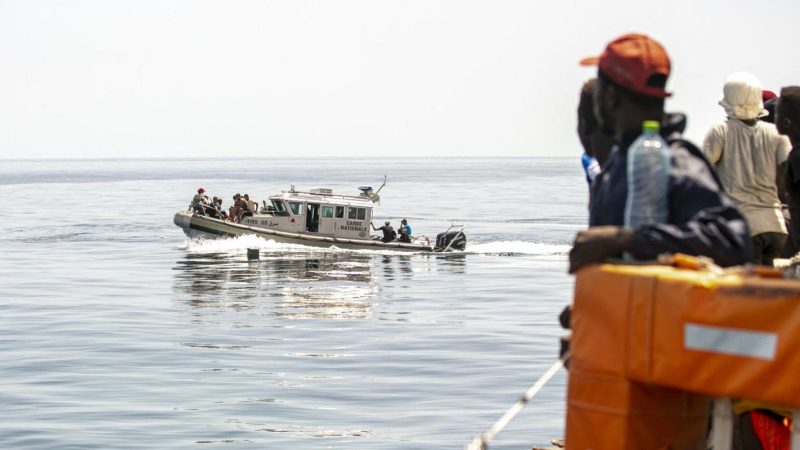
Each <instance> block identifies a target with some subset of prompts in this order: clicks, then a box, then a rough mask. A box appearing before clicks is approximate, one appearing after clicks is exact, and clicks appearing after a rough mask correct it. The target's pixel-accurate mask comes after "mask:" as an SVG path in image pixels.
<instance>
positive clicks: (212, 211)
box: [206, 196, 228, 220]
mask: <svg viewBox="0 0 800 450" xmlns="http://www.w3.org/2000/svg"><path fill="white" fill-rule="evenodd" d="M206 213H208V216H209V217H213V218H214V219H222V220H225V219H226V218H227V217H228V215H227V214H225V211H223V210H222V199H221V198H219V197H216V196H215V197H214V198H212V199H211V204H210V205H208V206H207V207H206Z"/></svg>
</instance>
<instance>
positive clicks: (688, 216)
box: [589, 130, 752, 266]
mask: <svg viewBox="0 0 800 450" xmlns="http://www.w3.org/2000/svg"><path fill="white" fill-rule="evenodd" d="M665 131H666V130H665ZM636 137H637V136H629V137H628V139H625V140H623V143H622V145H620V146H617V147H615V148H614V150H612V152H611V155H610V156H609V159H608V161H607V163H606V165H605V166H604V167H603V171H602V172H601V173H600V175H599V176H598V177H597V179H596V181H595V183H594V185H593V188H592V196H591V211H590V218H589V225H590V226H600V225H617V226H622V225H623V224H624V216H625V199H626V197H627V195H628V179H627V149H628V147H629V146H630V144H631V143H632V142H633V140H634V139H635V138H636ZM665 139H666V140H667V142H669V144H670V152H671V167H670V173H669V218H668V223H665V224H656V225H645V226H642V227H639V228H637V229H635V230H634V248H633V250H632V251H631V253H632V254H633V256H634V257H636V258H637V259H642V260H648V259H655V258H656V257H658V255H659V254H661V253H677V252H680V253H686V254H689V255H703V256H708V257H710V258H712V259H713V260H714V261H715V262H716V263H717V264H719V265H721V266H733V265H738V264H743V263H746V262H748V261H749V260H750V257H751V256H752V247H751V246H752V243H751V240H750V232H749V230H748V228H747V222H746V221H745V219H744V217H743V216H742V215H741V213H740V212H739V211H738V210H737V209H736V208H735V207H734V206H733V203H732V201H731V200H730V198H728V196H727V195H725V193H724V192H723V190H722V187H721V184H720V183H719V179H718V178H717V176H716V174H715V173H714V171H713V170H712V169H711V166H710V165H709V164H708V161H706V159H705V157H703V155H702V153H700V151H699V149H697V147H695V146H694V145H692V144H689V143H688V142H686V141H683V140H680V139H675V136H674V135H673V136H665Z"/></svg>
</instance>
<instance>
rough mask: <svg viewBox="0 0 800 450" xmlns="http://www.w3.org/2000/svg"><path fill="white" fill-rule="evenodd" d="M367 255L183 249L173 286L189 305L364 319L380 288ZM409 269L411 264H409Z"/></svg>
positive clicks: (367, 315)
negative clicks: (248, 255) (250, 254)
mask: <svg viewBox="0 0 800 450" xmlns="http://www.w3.org/2000/svg"><path fill="white" fill-rule="evenodd" d="M371 258H372V256H371V255H359V254H349V253H320V252H318V251H316V252H313V253H312V252H297V251H293V252H274V251H273V252H262V254H261V259H260V260H254V261H247V260H246V259H245V258H244V257H243V256H242V255H241V254H238V253H237V254H231V253H222V252H216V253H187V254H186V255H185V256H184V258H183V259H182V260H179V261H177V263H176V265H175V267H174V270H175V276H174V285H175V288H176V289H178V290H181V291H183V292H186V293H187V294H189V298H187V299H186V300H185V302H186V303H187V304H189V305H190V306H193V307H199V308H202V307H206V308H207V307H227V308H235V309H250V308H267V309H271V311H270V314H273V315H277V316H282V317H288V318H316V319H319V318H324V319H365V318H367V317H369V316H370V314H371V311H372V306H373V303H374V300H375V298H376V297H377V295H378V291H379V288H378V286H377V284H376V283H375V282H374V281H373V277H372V273H371ZM409 272H410V269H409Z"/></svg>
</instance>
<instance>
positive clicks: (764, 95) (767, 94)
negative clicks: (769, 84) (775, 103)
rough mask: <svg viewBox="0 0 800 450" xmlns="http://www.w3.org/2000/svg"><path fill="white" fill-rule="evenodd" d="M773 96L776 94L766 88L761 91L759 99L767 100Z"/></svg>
mask: <svg viewBox="0 0 800 450" xmlns="http://www.w3.org/2000/svg"><path fill="white" fill-rule="evenodd" d="M775 97H777V95H776V94H775V93H774V92H772V91H768V90H766V89H764V90H763V91H761V101H762V102H766V101H768V100H772V99H773V98H775Z"/></svg>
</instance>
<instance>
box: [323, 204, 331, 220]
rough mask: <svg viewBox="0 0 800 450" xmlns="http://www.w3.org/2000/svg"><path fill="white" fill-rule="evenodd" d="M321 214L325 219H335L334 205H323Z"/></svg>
mask: <svg viewBox="0 0 800 450" xmlns="http://www.w3.org/2000/svg"><path fill="white" fill-rule="evenodd" d="M320 215H321V216H322V218H323V219H333V206H323V207H322V213H321V214H320Z"/></svg>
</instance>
